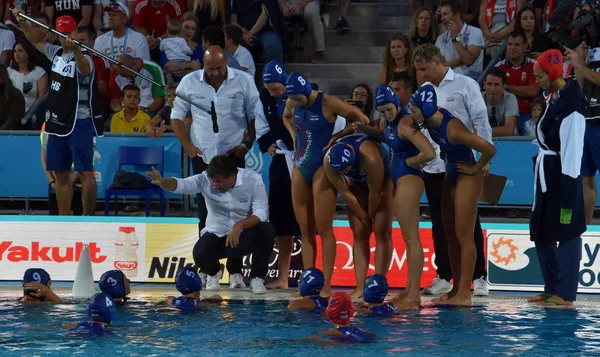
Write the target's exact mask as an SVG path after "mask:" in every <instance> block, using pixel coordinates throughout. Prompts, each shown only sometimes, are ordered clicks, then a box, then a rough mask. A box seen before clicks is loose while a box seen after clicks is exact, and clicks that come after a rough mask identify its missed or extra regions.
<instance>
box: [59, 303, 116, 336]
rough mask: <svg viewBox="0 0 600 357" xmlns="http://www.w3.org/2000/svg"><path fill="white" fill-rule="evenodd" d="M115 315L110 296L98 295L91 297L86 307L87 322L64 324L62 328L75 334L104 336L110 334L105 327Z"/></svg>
mask: <svg viewBox="0 0 600 357" xmlns="http://www.w3.org/2000/svg"><path fill="white" fill-rule="evenodd" d="M115 314H116V309H115V303H114V301H113V299H112V298H111V297H110V295H108V294H105V293H98V294H96V295H94V296H92V300H91V301H90V304H89V305H88V308H87V315H88V316H89V318H90V320H89V321H88V322H80V323H74V324H64V325H62V327H63V328H68V329H69V330H71V331H73V332H75V333H87V334H104V333H106V332H110V331H107V330H106V325H109V324H110V323H111V322H112V320H113V319H114V318H115Z"/></svg>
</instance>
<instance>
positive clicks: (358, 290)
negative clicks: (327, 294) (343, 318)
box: [350, 287, 363, 299]
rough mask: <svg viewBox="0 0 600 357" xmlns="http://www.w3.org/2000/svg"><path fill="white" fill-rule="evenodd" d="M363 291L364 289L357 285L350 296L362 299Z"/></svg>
mask: <svg viewBox="0 0 600 357" xmlns="http://www.w3.org/2000/svg"><path fill="white" fill-rule="evenodd" d="M362 292H363V289H362V288H358V287H357V288H356V289H355V290H354V291H353V292H351V293H350V298H352V299H360V298H362Z"/></svg>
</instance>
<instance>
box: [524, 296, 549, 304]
mask: <svg viewBox="0 0 600 357" xmlns="http://www.w3.org/2000/svg"><path fill="white" fill-rule="evenodd" d="M550 296H552V295H550V294H539V295H536V296H534V297H532V298H531V299H529V300H528V301H529V302H532V303H537V302H541V301H544V300H546V299H548V298H549V297H550Z"/></svg>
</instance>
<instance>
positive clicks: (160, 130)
mask: <svg viewBox="0 0 600 357" xmlns="http://www.w3.org/2000/svg"><path fill="white" fill-rule="evenodd" d="M165 131H167V128H166V127H165V126H160V127H158V128H156V129H155V130H154V133H155V135H156V137H157V138H162V137H163V135H164V134H165Z"/></svg>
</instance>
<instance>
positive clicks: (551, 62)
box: [535, 50, 563, 83]
mask: <svg viewBox="0 0 600 357" xmlns="http://www.w3.org/2000/svg"><path fill="white" fill-rule="evenodd" d="M535 65H536V66H537V67H538V68H540V69H541V70H542V71H544V72H546V73H548V78H549V79H550V83H554V81H556V80H557V79H559V78H560V77H562V75H563V55H562V53H561V52H560V51H559V50H547V51H545V52H544V53H542V54H541V55H540V56H539V57H538V58H537V60H536V61H535Z"/></svg>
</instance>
